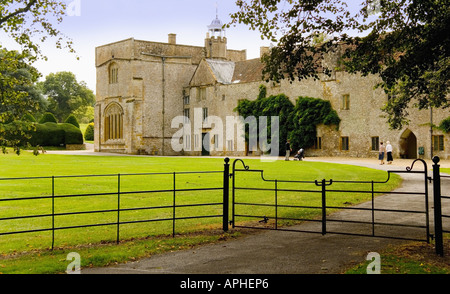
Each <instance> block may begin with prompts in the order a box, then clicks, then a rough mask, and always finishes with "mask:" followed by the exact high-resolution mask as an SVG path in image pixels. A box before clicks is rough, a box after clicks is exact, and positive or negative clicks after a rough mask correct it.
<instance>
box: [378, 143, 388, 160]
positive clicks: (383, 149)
mask: <svg viewBox="0 0 450 294" xmlns="http://www.w3.org/2000/svg"><path fill="white" fill-rule="evenodd" d="M385 152H386V148H385V147H384V146H383V142H381V143H380V149H379V150H378V160H380V164H384V153H385Z"/></svg>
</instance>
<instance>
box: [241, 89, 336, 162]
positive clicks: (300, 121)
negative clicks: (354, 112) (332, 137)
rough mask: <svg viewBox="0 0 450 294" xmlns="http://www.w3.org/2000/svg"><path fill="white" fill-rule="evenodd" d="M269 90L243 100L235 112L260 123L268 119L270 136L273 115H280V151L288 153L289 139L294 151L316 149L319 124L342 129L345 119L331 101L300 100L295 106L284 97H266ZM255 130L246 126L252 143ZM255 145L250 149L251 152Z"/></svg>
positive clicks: (303, 98)
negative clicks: (286, 148)
mask: <svg viewBox="0 0 450 294" xmlns="http://www.w3.org/2000/svg"><path fill="white" fill-rule="evenodd" d="M266 93H267V90H266V87H265V86H263V85H261V86H260V87H259V95H258V97H257V99H256V100H248V99H243V100H240V101H239V102H238V105H237V107H236V108H235V109H234V111H236V112H237V113H238V114H239V115H240V116H242V117H244V118H247V117H249V116H253V117H255V118H256V120H257V121H258V123H259V117H261V116H266V117H268V120H267V121H268V123H269V126H268V136H269V137H270V130H271V126H270V116H278V117H279V120H280V133H279V144H280V146H279V150H280V155H284V154H285V151H286V150H285V144H286V141H287V140H288V139H289V140H290V141H291V147H292V149H293V150H298V149H300V148H310V147H312V146H314V143H315V140H316V137H317V125H319V124H325V125H335V126H336V129H339V124H340V122H341V119H340V118H339V116H338V115H337V113H336V111H335V110H333V108H332V107H331V103H330V102H329V101H327V100H322V99H318V98H311V97H301V96H300V97H298V98H297V100H296V104H295V105H294V104H293V103H292V102H291V101H290V99H289V98H288V97H287V96H286V95H284V94H279V95H275V96H274V95H272V96H270V97H266ZM250 131H253V130H250V129H249V126H248V125H246V130H245V136H246V142H247V143H248V136H249V132H250ZM251 148H252V146H249V150H251Z"/></svg>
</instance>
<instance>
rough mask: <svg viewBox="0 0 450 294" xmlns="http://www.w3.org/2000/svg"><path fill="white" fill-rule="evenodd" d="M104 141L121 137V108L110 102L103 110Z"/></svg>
mask: <svg viewBox="0 0 450 294" xmlns="http://www.w3.org/2000/svg"><path fill="white" fill-rule="evenodd" d="M104 135H105V141H108V140H120V139H123V109H122V107H121V106H120V105H119V104H117V103H111V104H110V105H109V106H108V107H107V108H106V110H105V128H104Z"/></svg>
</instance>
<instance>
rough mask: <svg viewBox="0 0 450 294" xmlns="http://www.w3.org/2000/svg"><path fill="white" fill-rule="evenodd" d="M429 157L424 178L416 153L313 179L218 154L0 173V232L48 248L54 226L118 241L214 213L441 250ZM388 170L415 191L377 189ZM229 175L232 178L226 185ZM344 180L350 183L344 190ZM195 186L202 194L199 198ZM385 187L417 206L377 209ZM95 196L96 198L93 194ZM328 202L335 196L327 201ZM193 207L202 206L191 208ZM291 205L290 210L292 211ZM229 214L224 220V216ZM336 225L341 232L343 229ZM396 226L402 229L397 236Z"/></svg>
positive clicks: (437, 196)
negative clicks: (282, 176) (97, 181)
mask: <svg viewBox="0 0 450 294" xmlns="http://www.w3.org/2000/svg"><path fill="white" fill-rule="evenodd" d="M416 162H421V163H423V170H413V168H414V164H415V163H416ZM433 162H434V165H433V177H430V176H428V167H427V164H426V162H425V161H423V160H421V159H418V160H415V161H414V162H413V163H412V165H411V167H410V168H407V169H406V170H404V171H402V170H396V171H388V172H387V179H386V180H385V181H336V180H325V179H322V180H320V181H319V180H315V181H291V180H278V179H266V178H264V171H263V170H251V169H250V168H249V166H247V165H245V163H244V161H243V160H241V159H236V160H234V162H233V164H232V170H231V172H230V160H229V158H225V162H224V167H223V170H221V171H199V172H166V173H135V174H107V175H79V176H51V177H24V178H0V187H1V188H2V189H0V204H1V205H0V228H1V229H0V237H1V236H7V235H18V234H26V233H41V232H51V247H52V248H53V247H54V244H55V232H57V231H60V230H70V229H78V228H88V227H101V226H108V227H113V228H115V241H116V242H119V241H120V237H121V227H123V226H124V225H129V224H144V223H153V222H169V223H171V225H170V226H168V227H170V233H171V234H172V235H173V236H174V235H175V234H176V228H177V223H178V222H179V221H183V220H193V219H205V218H219V219H220V221H221V222H222V229H223V231H228V228H229V225H231V226H232V227H233V228H234V227H243V228H256V229H271V230H289V231H298V232H307V233H319V234H322V235H325V234H345V235H355V236H371V237H384V238H394V239H405V240H416V241H426V242H429V240H430V237H434V239H435V241H436V252H437V254H439V255H443V240H442V238H443V236H442V234H443V233H448V232H449V231H448V230H444V229H443V224H442V223H443V220H447V219H449V218H450V216H449V215H446V214H442V205H441V202H442V201H443V200H450V197H449V196H448V195H442V193H441V192H442V191H441V179H442V180H450V177H448V176H444V175H440V171H439V165H438V162H439V158H437V157H435V158H433ZM238 163H240V164H242V166H243V168H237V167H236V164H238ZM241 173H242V174H247V175H248V174H256V175H258V176H259V177H260V180H261V184H260V185H259V184H258V185H257V186H256V187H255V186H248V185H247V186H246V185H241V184H239V183H236V180H237V179H240V180H242V178H243V177H242V175H239V174H241ZM392 173H407V174H419V177H420V180H419V181H420V182H421V183H423V189H422V190H421V191H407V190H406V191H405V190H396V191H390V190H389V191H384V190H383V189H382V188H380V187H383V185H385V184H386V183H388V181H389V180H390V178H391V174H392ZM238 175H239V176H238ZM183 176H191V178H192V176H194V177H197V178H199V181H198V183H202V185H205V184H206V185H210V186H202V187H199V185H198V183H191V182H190V180H189V181H186V179H183ZM92 177H99V178H108V179H109V182H108V184H107V185H106V186H107V187H108V189H107V190H102V189H100V188H99V187H90V186H89V185H90V182H89V181H88V180H89V178H92ZM153 177H160V178H158V179H155V180H154V181H153V182H157V183H158V184H161V185H159V186H158V187H159V188H158V189H155V188H151V189H144V188H140V189H137V188H135V187H134V186H135V185H134V183H136V182H145V181H150V180H149V179H148V178H153ZM161 177H162V178H164V180H162V178H161ZM144 178H145V179H144ZM64 179H70V180H71V181H72V183H73V180H74V179H78V180H79V182H80V183H81V184H80V186H83V185H84V186H83V188H82V189H80V190H79V191H74V190H72V187H71V186H69V185H65V184H64V181H63V180H64ZM230 179H232V183H231V185H230ZM83 180H85V182H86V183H85V184H82V183H83ZM243 180H244V181H243V183H245V179H243ZM36 182H39V185H34V183H36ZM429 182H433V205H434V223H435V228H434V235H433V234H431V233H430V216H429V209H428V208H429V191H428V183H429ZM354 184H356V185H365V186H366V188H364V189H361V188H354V186H351V185H354ZM347 185H349V186H350V187H351V188H345V187H347ZM25 186H26V187H28V190H27V191H25V192H24V191H22V190H23V188H24V187H25ZM38 186H39V187H38ZM230 186H231V189H232V195H231V201H232V202H231V211H230V207H229V206H230V203H229V200H230V199H229V198H230V195H229V194H230V191H229V189H230ZM152 187H153V186H152ZM367 187H368V188H367ZM2 191H6V192H2ZM14 191H20V193H17V194H15V193H14ZM86 191H91V192H86ZM95 191H99V192H95ZM238 191H245V194H246V196H248V194H250V193H248V192H250V191H253V192H256V193H265V194H268V196H267V195H266V196H261V197H260V196H257V197H256V200H252V198H249V197H245V198H243V197H241V195H237V194H238ZM202 192H205V193H206V194H207V195H208V197H205V199H204V200H203V201H202V195H201V194H202ZM214 192H215V193H214ZM342 193H344V194H348V195H356V197H359V196H361V195H362V196H361V197H363V198H364V197H365V198H364V199H365V200H367V197H366V196H368V199H369V201H362V202H363V204H359V205H354V203H341V202H339V199H336V198H338V196H336V195H338V194H342ZM387 193H388V194H392V195H396V196H398V197H411V198H410V199H412V200H414V201H415V202H416V206H412V208H411V209H404V208H403V209H393V208H392V207H389V206H388V207H380V206H379V205H378V204H377V202H376V199H377V197H376V196H377V195H381V194H387ZM162 194H163V195H165V200H164V201H162V200H160V199H158V200H157V201H156V202H154V204H153V205H148V203H147V202H145V201H144V203H147V204H146V205H140V206H130V205H129V204H126V201H125V200H124V198H126V197H138V196H139V195H142V196H144V195H147V196H148V195H162ZM210 194H215V197H213V198H214V200H212V198H211V197H210V196H211V195H210ZM261 195H262V194H261ZM358 195H359V196H358ZM95 197H104V198H105V197H108V198H109V199H108V201H107V202H101V203H107V204H105V205H104V206H102V207H100V208H97V209H93V208H92V206H91V205H90V203H91V202H96V201H90V200H89V199H93V198H95ZM302 197H308V198H309V200H310V201H309V202H308V205H304V204H302V203H301V202H300V203H299V202H298V201H294V202H290V201H291V200H292V199H297V200H298V199H300V198H302ZM80 198H81V199H84V200H85V202H84V203H85V205H84V206H83V207H84V208H86V209H85V210H82V211H79V210H77V209H78V208H79V207H80V205H79V199H80ZM149 198H151V197H145V199H146V201H147V199H149ZM62 199H78V200H77V202H78V203H77V205H76V206H74V207H75V208H74V207H72V206H71V205H70V203H69V204H65V205H61V204H60V203H59V201H60V200H62ZM95 199H96V200H97V199H98V198H95ZM180 199H183V201H180ZM186 199H188V200H186ZM253 199H255V198H253ZM286 199H287V200H286ZM335 200H338V201H337V202H334V201H335ZM27 201H32V204H31V205H28V206H31V207H32V208H35V209H34V210H31V211H35V213H27V212H21V210H20V209H9V208H8V205H9V206H13V204H12V203H20V202H27ZM57 202H58V203H57ZM359 202H361V201H359ZM311 203H313V204H311ZM336 203H340V204H336ZM199 207H201V208H202V209H198V208H199ZM89 208H90V209H89ZM191 208H195V209H192V210H190V211H191V212H193V213H192V214H185V213H180V212H181V210H183V209H186V210H189V209H191ZM208 208H213V209H208ZM243 208H245V209H243ZM299 210H303V212H302V213H298V211H299ZM147 211H164V213H162V214H160V215H157V216H156V217H151V218H150V217H149V214H145V213H144V214H143V215H140V217H134V216H127V217H126V218H125V217H124V215H125V214H126V213H131V212H147ZM294 211H295V213H293V212H294ZM309 211H316V213H309ZM317 211H318V213H317ZM332 211H333V212H334V211H339V212H338V213H334V214H332V217H331V216H330V215H329V213H330V212H332ZM357 212H359V213H357ZM230 213H231V220H230V219H229V214H230ZM105 214H109V217H108V218H106V217H103V215H105ZM400 214H401V215H408V218H407V219H409V220H413V221H411V222H406V223H405V222H395V221H394V220H396V219H397V217H396V215H400ZM85 215H100V217H99V218H98V220H99V222H96V223H94V224H93V223H90V224H80V223H78V222H74V223H70V221H69V222H64V223H63V222H59V221H57V220H59V219H60V218H62V217H67V216H71V217H77V216H78V217H80V219H83V216H85ZM361 215H363V216H362V218H359V217H360V216H361ZM355 217H356V218H355ZM238 218H239V219H240V220H241V221H239V220H238ZM398 219H400V218H398ZM41 220H45V222H41V224H40V226H36V225H35V224H36V223H39V221H41ZM387 220H388V221H387ZM389 220H390V222H389ZM14 221H17V222H19V223H20V225H18V226H10V225H4V223H7V222H14ZM298 221H301V222H303V223H312V224H313V226H311V227H308V226H301V227H298V226H288V225H285V224H286V222H288V224H289V222H298ZM280 222H281V225H280ZM342 223H344V224H346V226H335V225H334V224H342ZM42 224H44V225H42ZM314 225H315V226H314ZM343 227H345V228H347V229H348V230H346V231H342V230H341V229H342V228H343ZM361 227H363V229H361ZM5 228H9V229H5ZM299 228H301V229H299ZM303 228H305V229H303ZM394 228H401V230H394ZM399 231H400V232H402V234H399V233H398V232H399ZM166 233H168V232H166Z"/></svg>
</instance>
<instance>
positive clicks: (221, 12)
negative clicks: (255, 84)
mask: <svg viewBox="0 0 450 294" xmlns="http://www.w3.org/2000/svg"><path fill="white" fill-rule="evenodd" d="M65 1H66V3H67V4H68V7H70V10H68V14H69V16H66V17H65V19H64V21H63V22H62V23H61V24H59V25H57V28H58V29H59V30H60V31H61V32H62V33H64V35H66V36H68V37H69V38H70V39H72V41H73V43H74V45H73V46H74V49H75V50H76V52H77V53H76V55H75V54H72V53H69V51H68V50H67V49H56V48H55V43H54V42H52V39H49V40H48V41H47V42H46V43H44V44H41V49H42V52H43V54H44V55H46V56H47V57H48V61H39V62H37V63H35V64H34V66H35V67H36V68H37V69H38V70H39V71H40V72H41V74H42V75H43V78H41V80H42V79H44V78H45V76H47V75H48V74H50V73H56V72H59V71H71V72H73V73H74V74H75V75H76V77H77V79H78V81H84V82H86V83H87V85H88V87H89V88H90V89H91V90H93V91H94V92H95V83H96V73H95V72H96V69H95V47H98V46H101V45H105V44H108V43H112V42H116V41H120V40H124V39H128V38H135V39H138V40H146V41H155V42H164V43H167V42H168V34H170V33H174V34H176V35H177V44H184V45H193V46H203V45H204V39H205V37H206V33H207V31H208V29H207V26H208V25H209V24H211V21H212V20H213V19H215V18H216V11H217V12H218V17H219V19H220V20H221V21H222V22H223V23H227V22H229V21H230V20H231V18H230V16H229V15H230V14H231V13H233V12H236V11H237V7H236V6H235V1H234V0H164V1H160V0H65ZM216 8H217V9H216ZM226 36H227V39H228V49H235V50H243V49H246V50H247V58H249V59H250V58H256V57H259V50H260V47H261V46H269V45H270V42H268V41H263V40H261V37H260V34H259V33H258V32H255V31H251V30H249V28H248V27H246V26H244V25H238V26H236V27H234V26H232V27H230V28H229V29H228V30H227V31H226ZM0 44H1V45H2V46H3V47H6V48H7V49H10V50H12V49H20V48H19V47H17V45H16V44H15V43H14V42H13V41H12V40H11V39H10V38H9V37H8V36H6V35H5V34H4V33H3V32H2V33H0ZM76 56H79V57H80V60H77V59H76Z"/></svg>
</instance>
